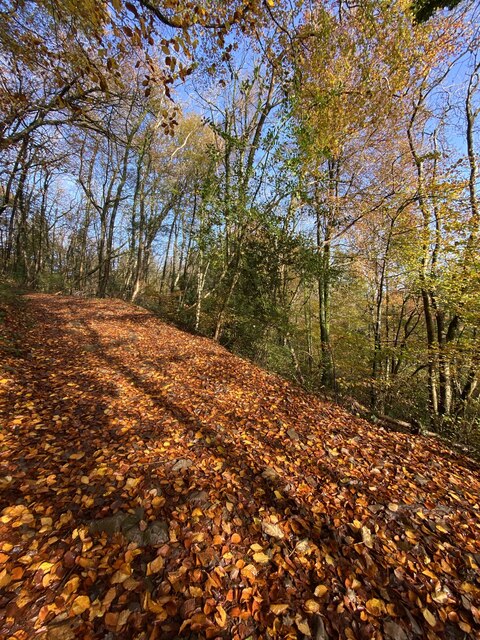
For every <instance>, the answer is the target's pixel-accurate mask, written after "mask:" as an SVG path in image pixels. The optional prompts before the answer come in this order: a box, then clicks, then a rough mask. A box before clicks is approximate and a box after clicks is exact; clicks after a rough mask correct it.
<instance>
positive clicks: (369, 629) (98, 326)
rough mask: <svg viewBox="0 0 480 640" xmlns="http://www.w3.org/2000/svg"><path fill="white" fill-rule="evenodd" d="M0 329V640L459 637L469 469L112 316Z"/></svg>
mask: <svg viewBox="0 0 480 640" xmlns="http://www.w3.org/2000/svg"><path fill="white" fill-rule="evenodd" d="M2 318H3V319H2V325H1V326H2V341H1V343H0V358H1V360H0V362H1V369H2V374H1V376H0V378H1V379H0V420H1V423H0V424H1V430H0V470H1V473H0V490H1V504H0V512H1V515H0V588H1V590H0V609H1V611H2V614H3V615H2V616H1V617H0V620H1V622H0V635H1V636H2V637H5V638H11V639H13V638H15V639H16V640H27V639H28V640H30V639H32V638H39V639H40V638H42V639H46V640H71V639H73V638H82V639H87V638H92V639H93V638H99V639H100V638H115V637H121V638H132V639H133V638H135V639H137V640H143V639H147V638H148V639H150V640H153V639H154V638H158V639H160V638H161V639H162V640H163V639H168V638H172V639H173V638H192V639H193V638H232V639H235V640H246V639H247V638H251V639H255V640H256V639H260V638H263V639H266V638H291V639H293V638H314V639H315V640H325V639H328V638H331V639H334V638H345V639H351V640H354V639H357V638H365V639H367V638H368V639H371V638H375V639H378V640H380V639H382V638H384V639H390V640H406V639H409V638H412V639H414V638H428V639H430V640H435V639H442V640H443V639H445V638H458V639H460V638H475V637H478V634H479V633H480V612H479V607H480V585H479V582H478V579H479V564H480V504H479V497H478V496H479V490H480V473H479V471H480V470H479V467H478V466H477V465H476V464H474V463H473V462H471V461H469V460H468V459H467V458H464V457H462V456H458V455H455V454H454V453H452V452H451V451H449V450H447V449H445V448H443V447H442V446H441V445H440V444H439V443H438V442H437V441H436V440H435V439H431V438H424V437H421V436H411V435H406V434H398V433H389V432H386V431H384V430H383V429H381V428H378V427H374V426H372V425H371V424H369V423H367V422H365V421H363V420H360V419H358V418H354V417H353V416H352V415H351V414H348V413H347V412H345V411H343V410H341V409H340V408H339V407H338V406H335V405H332V404H328V403H324V402H321V401H320V400H318V398H316V397H315V396H313V395H309V394H307V393H305V392H303V391H302V390H301V389H300V388H299V387H298V386H294V385H292V384H290V383H288V382H286V381H284V380H282V379H281V378H279V377H277V376H275V375H272V374H269V373H267V372H265V371H263V370H261V369H259V368H258V367H256V366H254V365H252V364H250V363H248V362H247V361H245V360H242V359H240V358H238V357H237V356H234V355H232V354H230V353H229V352H227V351H226V350H225V349H224V348H222V347H221V346H219V345H218V344H216V343H215V342H214V341H212V340H208V339H205V338H201V337H193V336H192V335H190V334H186V333H183V332H181V331H179V330H178V329H176V328H174V327H172V326H170V325H167V324H164V323H162V322H160V321H159V320H158V319H157V318H155V316H154V315H152V314H151V313H149V312H147V311H145V310H142V309H140V308H138V307H135V306H133V305H131V304H127V303H125V302H121V301H116V300H115V301H114V300H108V301H106V300H87V299H81V298H72V297H70V298H69V297H60V296H47V295H30V296H28V297H27V298H26V299H24V300H23V301H21V302H18V301H17V302H15V301H13V302H11V303H9V304H8V305H4V306H3V307H2Z"/></svg>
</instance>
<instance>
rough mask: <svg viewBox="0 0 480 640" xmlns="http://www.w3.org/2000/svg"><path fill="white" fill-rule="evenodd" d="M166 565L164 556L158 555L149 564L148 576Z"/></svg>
mask: <svg viewBox="0 0 480 640" xmlns="http://www.w3.org/2000/svg"><path fill="white" fill-rule="evenodd" d="M164 566H165V560H164V559H163V558H162V556H157V557H156V558H155V560H152V561H151V562H149V563H148V564H147V576H151V575H152V574H153V573H158V572H159V571H161V570H162V569H163V567H164Z"/></svg>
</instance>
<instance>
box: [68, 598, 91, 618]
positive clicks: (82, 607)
mask: <svg viewBox="0 0 480 640" xmlns="http://www.w3.org/2000/svg"><path fill="white" fill-rule="evenodd" d="M89 608H90V598H89V597H88V596H77V597H76V598H75V600H74V601H73V604H72V613H73V614H74V615H76V616H79V615H81V614H82V613H83V612H84V611H86V610H87V609H89Z"/></svg>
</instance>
